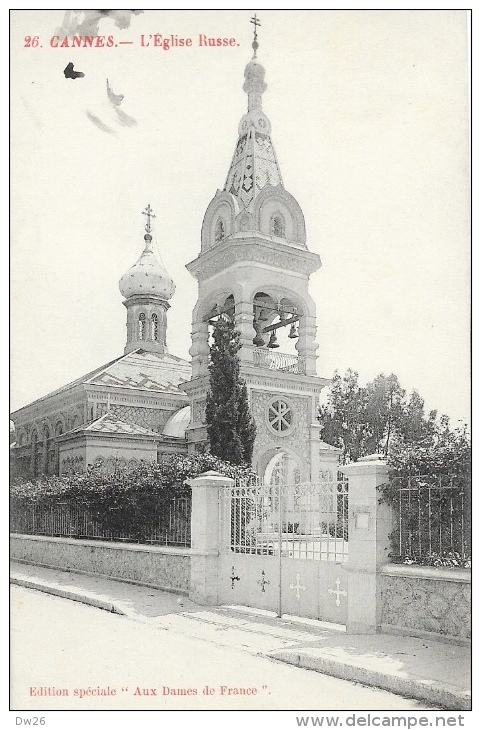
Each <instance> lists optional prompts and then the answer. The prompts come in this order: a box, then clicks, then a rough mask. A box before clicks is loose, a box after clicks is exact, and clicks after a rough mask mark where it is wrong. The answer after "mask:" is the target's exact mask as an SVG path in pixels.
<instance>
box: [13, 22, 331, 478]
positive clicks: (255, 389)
mask: <svg viewBox="0 0 481 730" xmlns="http://www.w3.org/2000/svg"><path fill="white" fill-rule="evenodd" d="M256 30H257V28H256ZM253 49H254V55H253V58H252V60H251V61H250V62H249V63H248V64H247V66H246V68H245V72H244V85H243V89H244V91H245V92H246V94H247V113H246V114H244V116H243V117H242V119H241V120H240V123H239V127H238V136H237V142H236V143H235V149H234V155H233V158H232V161H231V164H230V167H229V169H228V173H227V178H226V182H225V185H224V187H223V188H222V190H220V189H219V190H217V192H216V194H215V195H214V197H213V199H212V200H211V202H210V203H209V205H208V207H207V211H206V213H205V216H204V221H203V223H202V229H201V246H200V252H199V255H198V256H197V258H196V259H195V260H194V261H192V262H190V263H188V264H187V269H188V271H189V272H190V273H191V274H192V276H193V277H195V279H196V280H197V283H198V298H197V303H196V305H195V308H194V311H193V318H192V344H191V347H190V351H189V352H190V355H191V357H192V362H191V363H189V362H187V361H186V360H183V359H181V358H178V357H175V356H174V355H171V354H170V353H169V351H168V349H167V313H168V309H169V306H170V305H169V300H170V299H171V298H172V297H173V295H174V293H175V284H174V282H173V281H172V279H171V277H170V276H169V274H168V272H167V271H166V269H165V267H164V265H163V263H162V262H161V260H160V259H159V258H158V257H157V256H156V255H155V254H154V252H153V250H152V235H151V217H152V216H153V212H152V210H151V208H150V205H149V206H147V208H146V210H145V211H144V214H145V216H146V224H145V235H144V247H143V251H142V253H141V255H140V258H139V259H138V260H137V262H136V263H135V264H134V265H133V266H132V267H131V268H130V269H129V270H128V271H127V272H126V273H125V274H124V275H123V276H122V278H121V279H120V282H119V288H120V292H121V294H122V296H123V297H124V301H123V304H124V306H125V308H126V314H127V336H126V345H125V349H124V354H123V355H122V356H120V357H119V358H117V359H116V360H113V361H112V362H109V363H107V364H105V365H102V366H101V367H99V368H97V369H96V370H94V371H92V372H90V373H87V374H86V375H85V376H83V377H81V378H78V379H77V380H75V381H74V382H72V383H69V384H68V385H65V386H64V387H62V388H59V389H58V390H56V391H54V392H53V393H50V394H49V395H46V396H44V397H43V398H40V399H38V400H36V401H34V402H33V403H30V404H29V405H27V406H25V407H23V408H20V409H19V410H17V411H16V412H15V413H13V414H12V415H11V418H12V420H13V422H14V424H15V433H16V443H15V445H14V447H13V449H14V453H15V471H16V472H17V474H18V475H20V476H24V477H30V478H37V477H40V476H41V475H45V474H46V475H52V474H64V473H69V472H72V471H84V470H85V469H86V468H87V466H88V465H89V464H102V465H103V468H105V469H106V470H108V471H110V470H113V469H114V467H115V465H116V464H118V465H120V466H125V467H129V466H132V465H136V464H138V463H139V462H140V461H151V460H156V459H158V458H159V456H160V455H162V454H165V453H173V452H174V453H193V452H195V451H202V450H204V449H205V448H206V445H207V430H206V425H205V404H206V397H207V393H208V391H209V369H208V366H209V352H210V336H211V331H212V324H213V322H214V321H215V319H216V318H217V317H219V316H229V317H233V318H234V320H235V323H236V328H237V329H238V331H239V332H240V342H241V345H242V347H241V349H240V351H239V358H240V365H241V375H242V377H243V378H244V379H245V381H246V384H247V390H248V397H249V404H250V409H251V412H252V415H253V417H254V420H255V422H256V427H257V435H256V441H255V445H254V454H253V467H254V469H256V471H257V473H258V474H259V476H260V477H263V478H264V479H265V480H266V481H269V482H273V481H278V482H279V481H290V482H291V483H292V481H307V480H311V481H315V480H317V479H319V478H320V477H321V478H326V477H327V476H328V475H329V472H330V473H331V474H332V475H334V476H335V470H336V465H337V460H338V454H339V450H338V449H334V448H333V447H331V446H328V445H327V444H323V443H322V442H321V441H320V425H319V423H318V421H317V418H316V415H317V406H318V400H319V394H320V392H321V390H322V388H323V387H324V386H326V385H328V384H329V380H326V379H324V378H321V377H319V376H318V375H317V372H316V359H317V354H316V353H317V349H318V345H317V344H316V341H315V337H316V307H315V303H314V300H313V298H312V297H311V295H310V294H309V277H310V275H311V274H312V273H313V272H314V271H316V270H317V269H318V268H319V267H320V265H321V262H320V259H319V256H318V255H317V254H315V253H312V252H310V251H309V250H308V248H307V244H306V229H305V223H304V216H303V213H302V209H301V207H300V205H299V203H298V202H297V200H296V199H295V198H294V197H293V196H292V195H291V194H290V193H289V192H288V191H287V190H286V188H285V187H284V183H283V179H282V175H281V170H280V166H279V162H278V160H277V156H276V153H275V150H274V146H273V142H272V138H271V124H270V121H269V119H268V118H267V116H266V115H265V113H264V112H263V109H262V96H263V93H264V91H265V90H266V83H265V81H264V77H265V70H264V68H263V67H262V66H261V65H260V63H259V62H258V60H257V49H258V43H257V34H256V33H255V35H254V43H253ZM212 143H213V144H214V140H213V141H212Z"/></svg>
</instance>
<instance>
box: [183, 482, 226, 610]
mask: <svg viewBox="0 0 481 730" xmlns="http://www.w3.org/2000/svg"><path fill="white" fill-rule="evenodd" d="M186 484H187V485H188V486H189V487H191V488H192V512H191V551H190V553H191V557H190V590H189V598H190V599H191V600H192V601H195V602H196V603H200V604H201V605H204V606H217V605H218V604H219V548H220V540H221V539H222V538H221V524H220V523H221V513H220V499H219V497H220V490H221V489H222V488H224V487H230V486H232V485H233V484H234V480H233V479H230V478H229V477H225V476H224V475H223V474H220V473H219V472H216V471H207V472H204V474H201V475H200V476H198V477H195V478H194V479H188V480H187V481H186Z"/></svg>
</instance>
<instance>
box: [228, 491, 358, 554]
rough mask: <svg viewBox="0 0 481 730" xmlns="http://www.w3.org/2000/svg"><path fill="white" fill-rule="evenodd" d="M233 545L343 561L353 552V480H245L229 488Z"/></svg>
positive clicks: (240, 550)
mask: <svg viewBox="0 0 481 730" xmlns="http://www.w3.org/2000/svg"><path fill="white" fill-rule="evenodd" d="M223 499H224V517H223V519H224V520H225V521H226V523H227V524H229V515H230V528H231V530H230V537H231V542H230V548H231V550H232V551H233V552H237V553H248V554H252V555H276V554H277V555H278V554H279V551H281V554H282V556H283V557H287V558H298V559H303V560H329V561H335V562H343V561H345V560H347V556H348V538H349V536H348V482H347V480H344V479H339V480H332V481H326V482H318V483H300V484H289V485H286V484H282V485H281V484H243V483H241V482H238V483H237V484H236V485H235V486H234V487H232V488H227V489H226V490H225V491H224V494H223Z"/></svg>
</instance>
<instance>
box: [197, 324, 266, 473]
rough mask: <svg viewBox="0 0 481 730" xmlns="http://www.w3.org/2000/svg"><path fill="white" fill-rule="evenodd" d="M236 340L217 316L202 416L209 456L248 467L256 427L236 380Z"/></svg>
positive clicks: (244, 390) (242, 384)
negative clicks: (204, 407)
mask: <svg viewBox="0 0 481 730" xmlns="http://www.w3.org/2000/svg"><path fill="white" fill-rule="evenodd" d="M239 337H240V335H239V332H238V331H237V330H236V329H235V324H234V322H233V321H232V320H231V319H230V318H228V317H227V316H220V317H219V318H218V319H217V320H216V322H215V323H214V331H213V343H212V346H211V351H210V365H209V372H210V391H209V393H208V395H207V404H206V411H205V415H206V423H207V434H208V436H209V444H210V452H211V454H213V455H214V456H218V457H219V458H220V459H224V460H225V461H228V462H230V463H231V464H245V465H249V466H250V464H251V462H252V451H253V448H254V441H255V436H256V426H255V423H254V420H253V418H252V415H251V413H250V410H249V402H248V398H247V387H246V384H245V381H244V380H243V379H242V378H241V377H240V363H239V357H238V354H237V353H238V352H239V350H240V348H241V345H240V342H239Z"/></svg>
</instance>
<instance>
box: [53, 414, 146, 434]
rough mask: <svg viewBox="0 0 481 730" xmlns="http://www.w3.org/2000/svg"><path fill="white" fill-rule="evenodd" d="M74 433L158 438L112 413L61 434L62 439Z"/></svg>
mask: <svg viewBox="0 0 481 730" xmlns="http://www.w3.org/2000/svg"><path fill="white" fill-rule="evenodd" d="M75 433H110V434H115V435H117V436H150V437H151V438H157V439H158V438H159V434H158V433H155V432H154V431H150V430H149V429H148V428H144V427H143V426H138V425H137V424H136V423H129V422H128V421H123V420H122V419H121V418H119V417H118V416H116V415H115V414H114V413H104V415H103V416H100V418H97V419H96V420H95V421H91V422H90V423H89V424H88V425H85V424H83V425H82V426H77V428H74V429H72V430H71V431H67V433H65V434H63V437H65V436H71V435H73V434H75Z"/></svg>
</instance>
